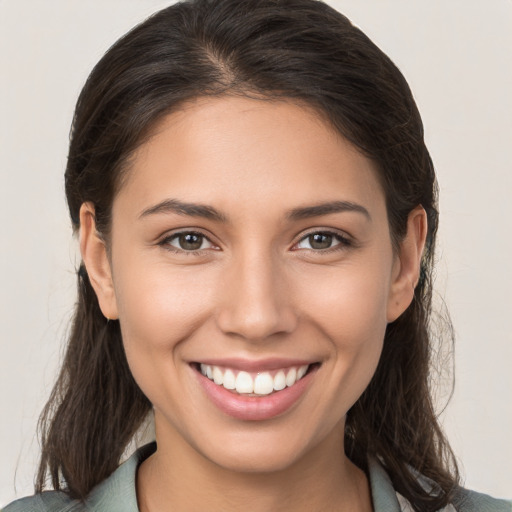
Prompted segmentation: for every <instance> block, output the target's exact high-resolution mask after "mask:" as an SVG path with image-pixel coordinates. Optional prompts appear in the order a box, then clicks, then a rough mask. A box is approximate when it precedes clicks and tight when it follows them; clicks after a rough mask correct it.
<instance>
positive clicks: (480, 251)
mask: <svg viewBox="0 0 512 512" xmlns="http://www.w3.org/2000/svg"><path fill="white" fill-rule="evenodd" d="M329 3H330V4H332V5H333V6H334V7H336V8H338V9H339V10H340V11H341V12H343V13H344V14H346V15H347V16H348V17H349V18H351V19H352V20H353V21H354V23H355V24H357V25H358V26H360V27H361V28H362V29H363V30H364V31H365V32H366V33H367V34H368V35H369V36H370V37H371V38H372V39H373V40H374V41H375V42H376V43H377V44H378V45H379V46H380V47H381V48H382V49H383V50H384V51H385V52H387V53H388V54H389V55H390V56H391V58H392V59H393V60H394V61H395V63H396V64H397V65H398V66H399V67H400V68H401V70H402V72H403V73H404V75H405V76H406V78H407V79H408V81H409V83H410V85H411V87H412V89H413V91H414V93H415V96H416V99H417V102H418V105H419V108H420V111H421V112H422V115H423V119H424V123H425V127H426V137H427V143H428V145H429V148H430V150H431V153H432V156H433V159H434V162H435V164H436V167H437V172H438V177H439V182H440V186H441V229H440V237H439V238H440V243H439V251H438V258H439V264H438V280H437V290H438V294H439V296H440V297H444V299H445V301H446V303H447V305H448V307H449V309H450V311H451V314H452V318H453V321H454V324H455V329H456V334H457V341H458V343H457V348H456V379H457V386H456V391H455V394H454V397H453V400H452V402H451V404H450V405H449V406H448V408H447V409H446V410H445V412H444V414H443V415H442V418H443V422H444V424H445V426H446V429H447V432H448V435H449V438H450V439H451V441H452V443H453V447H454V449H455V452H456V454H457V455H458V457H459V458H460V460H461V461H462V468H463V473H464V475H465V476H466V478H465V480H466V485H467V486H468V487H471V488H474V489H477V490H481V491H486V492H488V493H491V494H494V495H497V496H503V497H508V498H512V486H511V482H512V468H511V456H512V434H511V433H512V407H511V403H510V402H511V391H512V372H511V361H512V330H511V328H510V318H511V316H512V299H511V292H510V289H511V285H512V264H511V254H512V237H511V232H512V230H511V225H512V206H511V204H512V201H511V200H510V198H511V195H512V173H511V172H510V171H511V163H510V150H511V148H512V136H511V134H512V93H511V91H512V59H511V49H512V2H511V1H510V0H488V1H486V2H482V1H481V0H444V1H442V0H417V1H411V0H383V1H377V0H373V1H369V0H339V1H335V0H332V1H330V2H329ZM168 4H169V2H163V1H157V0H101V1H100V0H88V1H87V2H83V1H81V0H45V1H43V0H40V1H39V0H31V1H30V0H25V1H18V0H0V73H1V75H0V76H1V81H0V173H1V175H0V219H1V220H0V230H1V232H0V244H1V246H0V258H1V265H0V301H1V303H0V393H1V395H0V405H1V411H2V421H1V422H0V454H1V461H2V462H1V464H0V506H1V505H3V504H5V503H7V502H8V501H10V500H11V499H13V498H14V497H15V496H21V495H24V494H27V493H31V492H32V479H33V473H34V468H35V463H36V460H37V454H38V445H37V441H36V440H35V437H34V433H35V424H36V420H37V416H38V414H39V411H40V409H41V407H42V405H43V403H44V401H45V399H46V397H47V395H48V393H49V390H50V387H51V384H52V382H53V381H54V379H55V372H56V370H57V367H58V362H59V358H60V356H61V350H62V343H63V340H64V339H65V336H66V329H67V323H68V319H69V316H70V314H71V312H72V307H73V303H74V297H75V289H74V287H75V279H74V268H75V266H76V263H77V261H78V258H77V251H76V241H75V240H73V239H72V236H71V229H70V223H69V221H68V217H67V212H66V207H65V202H64V193H63V177H62V175H63V169H64V166H65V161H66V151H67V138H68V132H69V126H70V122H71V117H72V112H73V107H74V102H75V101H76V98H77V95H78V93H79V91H80V88H81V86H82V85H83V83H84V80H85V78H86V76H87V74H88V73H89V71H90V70H91V68H92V66H93V65H94V64H95V63H96V61H97V60H98V59H99V58H100V56H101V55H102V54H103V52H104V51H105V50H106V49H107V48H108V47H109V46H110V45H111V44H112V43H113V42H114V41H115V40H116V39H117V38H118V37H119V36H121V35H122V34H123V33H124V32H125V31H126V30H128V29H129V28H130V27H131V26H132V25H134V24H135V23H136V22H138V21H140V20H142V19H143V18H144V17H146V16H147V15H149V14H150V13H152V12H153V11H154V10H156V9H158V8H161V7H164V6H166V5H168ZM445 398H446V393H441V400H440V402H439V403H440V404H441V405H442V403H443V399H445Z"/></svg>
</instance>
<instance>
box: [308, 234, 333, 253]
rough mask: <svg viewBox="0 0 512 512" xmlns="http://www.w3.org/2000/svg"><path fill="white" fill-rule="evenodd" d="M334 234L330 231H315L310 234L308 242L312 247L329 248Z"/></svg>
mask: <svg viewBox="0 0 512 512" xmlns="http://www.w3.org/2000/svg"><path fill="white" fill-rule="evenodd" d="M332 239H333V236H332V235H330V234H329V233H314V234H313V235H309V236H308V242H309V245H310V246H311V248H312V249H329V247H331V245H332Z"/></svg>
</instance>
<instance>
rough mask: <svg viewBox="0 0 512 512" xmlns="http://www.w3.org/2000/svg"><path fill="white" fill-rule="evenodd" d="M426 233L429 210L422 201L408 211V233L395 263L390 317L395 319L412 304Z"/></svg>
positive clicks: (390, 296)
mask: <svg viewBox="0 0 512 512" xmlns="http://www.w3.org/2000/svg"><path fill="white" fill-rule="evenodd" d="M426 236H427V214H426V212H425V210H424V209H423V207H422V206H421V205H419V206H417V207H416V208H415V209H414V210H412V211H411V213H410V214H409V218H408V219H407V233H406V235H405V237H404V239H403V240H402V242H401V243H400V246H399V249H398V254H397V255H396V256H395V262H394V265H393V275H392V282H391V287H390V292H389V298H388V310H387V321H388V322H393V321H395V320H396V319H397V318H398V317H399V316H400V315H401V314H402V313H403V312H404V311H405V310H406V309H407V308H408V307H409V305H410V304H411V302H412V300H413V298H414V289H415V288H416V285H417V284H418V281H419V276H420V267H421V257H422V255H423V249H424V247H425V239H426Z"/></svg>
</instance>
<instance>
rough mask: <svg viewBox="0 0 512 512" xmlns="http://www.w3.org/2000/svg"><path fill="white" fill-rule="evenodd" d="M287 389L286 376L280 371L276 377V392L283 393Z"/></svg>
mask: <svg viewBox="0 0 512 512" xmlns="http://www.w3.org/2000/svg"><path fill="white" fill-rule="evenodd" d="M285 387H286V375H285V374H284V371H283V370H279V371H278V372H277V373H276V376H275V377H274V389H275V390H276V391H281V389H284V388H285Z"/></svg>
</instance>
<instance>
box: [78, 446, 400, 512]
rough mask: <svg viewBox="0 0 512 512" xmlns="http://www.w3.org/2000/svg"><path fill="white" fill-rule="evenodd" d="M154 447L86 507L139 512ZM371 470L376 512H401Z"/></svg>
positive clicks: (371, 464)
mask: <svg viewBox="0 0 512 512" xmlns="http://www.w3.org/2000/svg"><path fill="white" fill-rule="evenodd" d="M155 451H156V443H155V442H153V443H149V444H147V445H145V446H142V447H141V448H139V449H138V450H137V451H136V452H135V453H134V454H133V455H132V456H131V457H130V458H129V459H127V460H126V461H125V462H124V463H123V464H121V465H120V466H119V467H118V468H117V469H116V471H114V473H112V475H110V476H109V477H108V478H107V479H106V480H104V481H103V482H102V483H101V484H99V485H98V486H97V487H95V488H94V489H93V490H92V492H91V493H90V495H89V496H88V498H87V500H86V505H87V510H90V511H91V512H94V511H97V512H99V511H103V510H123V512H139V508H138V506H137V493H136V488H137V486H136V479H137V468H138V467H139V465H140V464H141V463H142V462H143V461H144V460H146V459H147V458H148V457H149V456H150V455H152V454H153V453H154V452H155ZM368 474H369V480H370V488H371V492H372V501H373V510H374V512H384V511H385V512H400V510H401V509H400V504H399V502H398V498H397V495H396V493H395V490H394V489H393V484H392V483H391V480H390V478H389V476H388V474H387V473H386V471H385V470H384V468H383V467H382V466H381V465H380V464H379V462H378V461H377V459H375V458H370V459H369V460H368Z"/></svg>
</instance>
